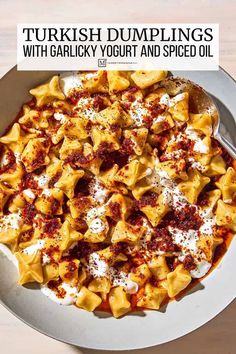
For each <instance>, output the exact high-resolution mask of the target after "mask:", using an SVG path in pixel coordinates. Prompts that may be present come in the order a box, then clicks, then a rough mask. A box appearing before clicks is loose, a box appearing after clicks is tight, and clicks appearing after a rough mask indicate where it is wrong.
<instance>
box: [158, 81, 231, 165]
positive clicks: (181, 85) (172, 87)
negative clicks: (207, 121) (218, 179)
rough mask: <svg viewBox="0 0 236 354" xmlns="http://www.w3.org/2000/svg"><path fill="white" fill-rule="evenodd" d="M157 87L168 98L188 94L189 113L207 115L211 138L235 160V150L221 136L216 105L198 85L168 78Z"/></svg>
mask: <svg viewBox="0 0 236 354" xmlns="http://www.w3.org/2000/svg"><path fill="white" fill-rule="evenodd" d="M158 87H163V88H165V89H166V91H167V93H168V94H169V95H170V96H175V95H177V94H180V93H183V92H188V94H189V110H190V112H191V113H195V114H203V113H209V114H210V115H211V117H212V120H213V132H212V133H213V137H214V138H215V139H216V140H218V141H219V143H220V144H221V145H222V146H223V147H224V148H225V150H227V152H228V153H229V155H230V156H231V157H232V158H233V159H234V160H236V148H235V146H234V145H232V144H231V143H230V142H229V141H228V140H227V139H226V138H225V137H224V136H223V134H222V130H221V129H222V125H221V120H220V113H219V109H218V107H217V105H216V104H215V102H214V100H213V99H212V98H211V96H210V95H209V94H208V93H207V92H206V91H205V90H204V89H203V88H202V87H201V86H199V85H197V84H195V83H194V82H192V81H190V80H186V79H183V78H180V77H172V76H170V77H168V78H167V79H165V80H162V81H161V82H160V83H159V85H158Z"/></svg>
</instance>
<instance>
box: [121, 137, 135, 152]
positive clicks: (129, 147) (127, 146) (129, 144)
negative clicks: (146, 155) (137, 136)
mask: <svg viewBox="0 0 236 354" xmlns="http://www.w3.org/2000/svg"><path fill="white" fill-rule="evenodd" d="M133 148H134V142H133V141H132V140H131V139H127V138H126V139H124V140H123V142H122V145H121V148H120V153H121V154H122V155H131V154H133V152H134V149H133Z"/></svg>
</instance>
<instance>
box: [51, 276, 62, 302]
mask: <svg viewBox="0 0 236 354" xmlns="http://www.w3.org/2000/svg"><path fill="white" fill-rule="evenodd" d="M61 284H62V280H61V279H59V280H50V281H49V282H48V287H49V289H51V290H53V291H54V292H55V293H56V296H57V297H58V298H61V299H63V298H64V297H65V296H66V291H65V289H63V288H61V287H60V288H59V286H60V285H61Z"/></svg>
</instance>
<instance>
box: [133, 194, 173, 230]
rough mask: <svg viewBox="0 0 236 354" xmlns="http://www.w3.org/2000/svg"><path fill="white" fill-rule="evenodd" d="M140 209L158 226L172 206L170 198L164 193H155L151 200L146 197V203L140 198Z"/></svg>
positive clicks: (153, 224)
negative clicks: (156, 194)
mask: <svg viewBox="0 0 236 354" xmlns="http://www.w3.org/2000/svg"><path fill="white" fill-rule="evenodd" d="M140 204H141V205H140V207H139V209H140V210H141V211H142V212H143V213H144V214H145V215H146V217H147V218H148V220H149V221H150V223H151V224H152V226H154V227H155V226H157V225H158V224H159V223H160V221H161V219H162V218H163V217H164V216H165V215H166V214H167V213H168V211H169V210H170V206H169V203H168V198H166V196H165V194H164V193H161V194H159V196H158V197H157V196H155V194H154V193H153V195H152V197H151V199H150V201H149V200H148V199H146V201H145V203H144V204H143V203H142V199H141V200H140Z"/></svg>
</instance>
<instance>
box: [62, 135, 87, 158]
mask: <svg viewBox="0 0 236 354" xmlns="http://www.w3.org/2000/svg"><path fill="white" fill-rule="evenodd" d="M81 151H82V144H81V143H80V142H79V141H78V139H73V138H70V137H67V136H65V138H64V140H63V143H62V146H61V148H60V151H59V153H60V159H61V160H66V159H67V158H69V157H70V156H73V155H76V153H79V152H81Z"/></svg>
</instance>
